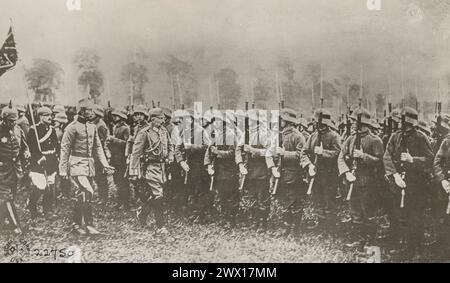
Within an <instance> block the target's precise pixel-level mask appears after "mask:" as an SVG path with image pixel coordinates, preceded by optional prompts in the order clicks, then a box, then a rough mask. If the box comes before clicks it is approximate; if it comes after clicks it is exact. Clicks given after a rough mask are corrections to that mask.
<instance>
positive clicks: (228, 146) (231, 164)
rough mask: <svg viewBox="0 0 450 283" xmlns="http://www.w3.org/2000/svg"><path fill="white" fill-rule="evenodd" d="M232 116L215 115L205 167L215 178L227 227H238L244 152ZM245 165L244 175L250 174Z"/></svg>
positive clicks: (214, 182)
mask: <svg viewBox="0 0 450 283" xmlns="http://www.w3.org/2000/svg"><path fill="white" fill-rule="evenodd" d="M230 114H231V113H229V112H226V113H223V115H225V116H226V117H225V119H224V118H223V116H222V113H220V112H218V113H217V111H216V113H215V115H214V119H215V122H214V123H213V124H211V125H210V126H211V128H210V130H211V131H212V132H211V133H210V134H209V135H210V136H211V140H212V144H211V145H210V146H209V147H208V149H207V151H206V154H205V160H204V165H205V166H207V170H208V174H209V175H210V176H213V180H214V181H213V187H212V189H213V190H215V191H216V192H217V202H218V204H219V206H220V208H221V209H220V211H221V213H222V215H223V217H224V218H223V220H224V222H223V224H227V222H228V223H229V224H230V226H231V227H234V226H235V225H236V216H237V214H238V211H239V190H238V186H239V182H238V173H239V171H238V167H237V166H236V163H237V162H238V161H239V160H238V158H237V157H238V156H240V155H241V154H242V153H241V149H240V148H236V135H235V125H234V122H235V117H234V115H232V114H231V115H230ZM243 165H244V164H241V165H240V166H239V170H240V171H241V174H243V175H245V174H247V171H246V169H245V167H244V166H243Z"/></svg>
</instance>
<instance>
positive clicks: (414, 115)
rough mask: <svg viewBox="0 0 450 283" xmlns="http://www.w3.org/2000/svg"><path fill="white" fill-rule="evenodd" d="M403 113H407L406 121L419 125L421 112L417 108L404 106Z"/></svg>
mask: <svg viewBox="0 0 450 283" xmlns="http://www.w3.org/2000/svg"><path fill="white" fill-rule="evenodd" d="M402 115H405V122H406V123H409V124H411V125H413V126H417V124H418V122H419V113H418V112H417V110H416V109H414V108H411V107H409V106H406V107H404V108H403V111H402Z"/></svg>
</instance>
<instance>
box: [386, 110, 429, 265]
mask: <svg viewBox="0 0 450 283" xmlns="http://www.w3.org/2000/svg"><path fill="white" fill-rule="evenodd" d="M401 119H402V129H401V130H399V131H396V132H395V133H393V134H392V136H391V138H390V139H389V142H388V144H387V148H386V151H385V153H384V156H383V163H384V168H385V170H386V175H387V177H388V179H389V180H390V184H391V185H390V189H391V192H392V194H393V200H394V213H395V214H394V217H395V218H394V219H392V220H393V223H391V231H392V234H391V240H392V242H393V244H398V241H399V238H400V232H401V227H400V221H399V220H400V217H401V215H402V214H403V215H404V216H405V218H406V223H407V233H406V242H407V249H406V251H405V252H406V253H405V254H404V255H405V256H406V257H407V258H408V257H414V256H415V255H416V254H417V252H418V248H419V247H420V244H421V241H422V238H423V234H424V223H423V217H424V212H425V205H426V187H427V184H426V180H427V178H428V174H429V173H430V171H431V165H432V162H433V151H432V149H431V145H430V143H429V141H428V139H427V138H426V136H425V135H423V134H422V133H419V132H418V131H417V130H416V128H415V126H416V125H417V123H418V114H417V111H416V110H414V109H412V108H411V107H405V108H404V110H403V113H402V118H401Z"/></svg>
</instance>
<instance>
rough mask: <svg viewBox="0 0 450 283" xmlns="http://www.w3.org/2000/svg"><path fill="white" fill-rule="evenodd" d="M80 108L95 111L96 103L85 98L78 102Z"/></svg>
mask: <svg viewBox="0 0 450 283" xmlns="http://www.w3.org/2000/svg"><path fill="white" fill-rule="evenodd" d="M78 107H79V108H80V109H81V108H90V109H93V107H94V103H93V102H92V100H91V99H90V98H89V97H83V98H81V99H80V100H78Z"/></svg>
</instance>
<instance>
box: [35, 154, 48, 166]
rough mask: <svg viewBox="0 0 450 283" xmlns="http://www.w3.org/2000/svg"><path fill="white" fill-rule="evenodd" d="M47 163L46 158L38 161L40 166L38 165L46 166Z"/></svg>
mask: <svg viewBox="0 0 450 283" xmlns="http://www.w3.org/2000/svg"><path fill="white" fill-rule="evenodd" d="M46 161H47V158H45V156H42V157H41V158H40V159H39V160H38V161H37V164H38V165H41V166H44V165H45V162H46Z"/></svg>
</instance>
